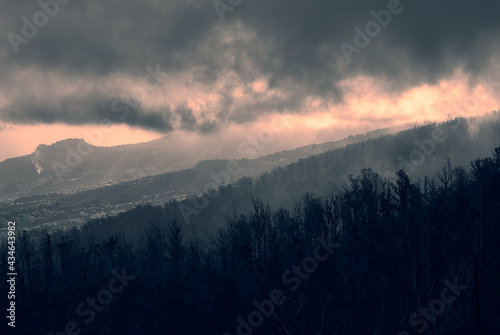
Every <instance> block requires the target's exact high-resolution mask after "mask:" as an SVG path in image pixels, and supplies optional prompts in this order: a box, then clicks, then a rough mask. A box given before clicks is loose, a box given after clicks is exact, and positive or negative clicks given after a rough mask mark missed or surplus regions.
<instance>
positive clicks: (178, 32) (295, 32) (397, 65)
mask: <svg viewBox="0 0 500 335" xmlns="http://www.w3.org/2000/svg"><path fill="white" fill-rule="evenodd" d="M42 1H44V0H42ZM222 1H223V2H224V3H227V2H226V0H222ZM387 3H388V1H387V0H382V1H373V0H360V1H350V0H342V1H326V0H313V1H304V0H302V1H298V0H286V1H285V0H282V1H273V0H267V1H255V0H252V1H250V0H243V2H242V3H241V4H240V5H239V6H237V7H235V8H234V10H233V11H231V12H229V11H228V12H225V13H224V18H225V19H224V21H223V22H221V21H220V20H219V17H218V15H217V13H216V11H215V9H214V6H213V3H212V0H204V1H201V0H191V1H182V0H169V1H161V0H145V1H133V0H120V1H117V0H100V1H96V0H89V1H76V0H73V1H70V2H69V3H68V4H66V5H60V8H59V12H58V14H57V15H55V16H54V17H53V18H50V19H49V22H48V23H47V24H46V26H44V27H42V28H40V29H39V31H38V33H37V34H36V36H34V37H33V38H31V39H29V42H28V43H27V44H20V45H19V46H18V47H19V52H18V53H17V54H16V53H14V52H13V49H12V46H11V43H10V42H9V39H8V38H7V34H8V33H9V32H14V33H16V34H18V35H20V36H22V33H21V27H22V26H23V22H22V21H21V18H22V17H23V16H25V17H27V18H28V19H29V20H30V21H32V18H33V14H34V13H36V12H37V11H39V10H40V6H39V5H38V4H37V3H36V2H35V1H28V0H8V1H4V4H5V5H4V6H3V10H2V13H1V14H0V22H1V24H0V36H2V38H3V43H2V49H1V51H0V76H1V77H2V78H3V79H2V82H3V84H4V85H9V81H10V80H11V78H12V77H13V76H14V74H15V71H17V70H19V69H27V68H36V69H37V70H41V71H60V72H62V73H64V74H66V75H67V76H68V77H69V78H78V77H79V76H80V75H82V74H85V75H90V76H92V77H93V78H95V81H96V85H97V86H99V81H100V79H102V78H105V77H107V76H110V75H114V74H118V75H123V76H128V77H133V78H137V80H141V79H142V77H143V76H144V68H145V67H146V66H148V65H149V66H154V65H156V64H160V65H161V69H162V71H164V72H166V73H168V74H170V75H182V74H189V75H191V76H193V77H194V78H196V81H197V82H199V83H203V84H204V85H215V84H217V83H219V82H220V81H221V80H223V76H224V75H225V74H227V73H228V71H229V72H231V73H236V74H237V79H238V80H237V82H232V81H226V82H225V83H224V85H225V88H226V90H224V91H221V92H217V93H218V95H219V97H220V101H221V102H220V103H219V106H218V109H217V110H215V111H214V113H215V115H216V120H211V121H207V120H204V121H201V120H197V117H195V115H194V114H193V111H192V110H191V109H189V108H186V107H185V106H182V105H179V106H176V107H175V112H173V113H170V111H168V110H146V109H138V110H135V111H131V114H130V117H127V118H124V119H123V120H121V119H116V120H113V121H114V122H117V123H126V124H129V125H132V126H137V127H141V128H146V129H154V130H158V131H162V132H168V131H170V130H172V129H173V128H174V126H173V124H172V118H175V119H176V120H177V122H178V124H179V128H181V129H184V130H188V131H201V132H211V131H214V130H215V129H216V128H217V127H218V126H219V125H221V124H224V123H226V122H236V123H245V122H249V121H252V120H254V119H255V118H256V117H258V116H259V115H261V114H262V113H268V112H270V111H271V110H273V109H274V108H277V109H278V110H283V109H284V108H287V109H288V110H289V111H292V112H294V111H295V112H300V111H301V110H302V109H303V106H304V102H305V99H307V98H308V97H320V98H321V99H322V100H323V101H325V102H327V103H339V102H342V97H343V93H344V92H343V89H342V87H341V86H340V85H339V83H340V82H341V81H342V80H345V79H348V78H352V77H354V76H358V75H363V76H371V77H375V78H380V79H381V80H383V81H384V82H386V83H387V84H388V85H389V87H388V89H390V90H392V91H393V92H400V91H402V90H404V89H407V88H409V87H412V86H414V85H418V84H421V83H435V82H436V81H437V80H439V79H442V78H446V77H448V76H450V75H451V74H452V72H453V71H454V70H456V69H457V68H458V67H463V68H464V69H465V70H466V71H467V72H469V73H471V74H473V75H479V74H481V73H484V72H486V71H489V70H490V69H491V68H492V67H494V66H496V65H498V64H495V63H494V62H495V61H496V62H498V52H499V51H500V37H499V36H500V35H499V32H500V20H498V13H499V12H500V3H499V2H498V1H492V0H487V1H486V0H479V1H475V2H471V1H464V0H454V1H451V0H442V1H430V0H414V1H411V2H410V1H408V0H405V1H402V2H401V5H402V6H403V11H402V12H401V13H400V14H398V15H393V17H392V21H391V23H390V24H389V25H388V26H387V27H386V28H383V29H382V31H381V33H380V35H378V36H376V37H374V38H373V40H372V41H371V43H370V45H369V46H367V47H366V48H364V49H362V50H361V53H359V54H353V55H352V62H351V63H350V64H348V63H347V62H346V60H345V59H344V57H343V55H342V52H341V49H340V48H339V44H340V43H341V42H347V43H349V44H352V45H354V42H353V39H354V35H355V32H354V30H353V28H354V27H355V26H358V27H360V28H361V29H363V30H364V26H365V24H366V23H367V22H369V21H371V20H373V17H372V16H371V15H370V11H371V10H375V11H377V12H378V11H380V10H382V9H386V8H387ZM262 76H264V77H266V78H267V79H268V81H269V89H278V90H280V91H282V92H284V95H282V96H280V97H279V98H277V97H266V96H265V95H263V94H258V93H255V94H254V99H251V101H247V102H244V103H237V102H236V101H235V98H233V97H232V96H231V95H230V94H228V93H227V92H228V91H230V90H231V89H232V88H234V87H237V86H238V85H240V84H239V83H241V82H242V83H244V84H247V83H250V82H251V81H253V80H255V79H257V78H259V77H262ZM27 80H29V79H27ZM68 85H71V83H70V82H69V83H68ZM9 92H10V94H9V96H8V104H7V106H6V107H5V108H3V109H2V110H1V111H0V118H1V119H3V120H4V121H10V122H18V123H53V122H66V123H70V124H80V123H96V122H99V120H100V119H101V118H103V117H108V118H109V106H110V103H111V101H113V99H115V98H116V95H114V92H112V90H109V89H108V90H106V89H103V90H100V91H98V92H99V93H96V92H94V91H93V92H92V93H83V92H82V94H80V95H78V94H74V95H72V96H65V97H64V98H60V100H58V101H49V102H45V103H41V102H40V101H39V100H37V99H30V98H29V97H27V96H26V92H22V91H21V90H18V91H16V89H15V88H12V87H11V88H10V89H9ZM87 92H88V91H87Z"/></svg>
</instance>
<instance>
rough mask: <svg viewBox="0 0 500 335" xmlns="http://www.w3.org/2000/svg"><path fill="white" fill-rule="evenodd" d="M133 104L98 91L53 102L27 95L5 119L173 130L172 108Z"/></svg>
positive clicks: (161, 130) (20, 122)
mask: <svg viewBox="0 0 500 335" xmlns="http://www.w3.org/2000/svg"><path fill="white" fill-rule="evenodd" d="M131 104H132V103H131ZM132 107H135V105H133V106H129V105H127V104H126V103H124V102H121V101H120V100H119V99H109V97H108V95H103V94H101V93H98V92H92V93H89V94H85V95H70V96H65V97H60V98H58V99H53V100H49V101H48V100H47V99H36V98H32V97H24V98H23V99H20V100H19V101H16V103H14V104H13V105H11V106H10V108H8V109H6V110H5V111H4V115H3V118H4V120H5V121H8V122H12V123H16V124H40V123H46V124H53V123H57V122H64V123H66V124H70V125H79V124H102V125H111V124H127V125H130V126H134V127H141V128H144V129H149V130H155V131H159V132H164V133H167V132H170V131H172V130H173V126H172V124H171V119H172V116H171V113H170V111H169V110H161V111H159V110H144V109H142V108H141V107H140V105H138V106H137V108H132Z"/></svg>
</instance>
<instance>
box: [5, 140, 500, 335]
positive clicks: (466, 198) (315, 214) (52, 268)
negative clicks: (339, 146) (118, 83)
mask: <svg viewBox="0 0 500 335" xmlns="http://www.w3.org/2000/svg"><path fill="white" fill-rule="evenodd" d="M328 155H331V153H325V154H324V155H320V156H319V158H314V159H315V160H319V161H318V162H317V164H316V165H315V164H308V165H307V167H303V168H300V167H301V164H302V163H301V162H298V163H297V164H296V168H295V170H294V168H288V169H287V170H286V171H283V173H281V172H280V171H282V170H280V169H276V170H274V171H272V172H271V173H268V174H265V175H263V176H261V177H259V178H256V179H252V178H243V179H241V180H240V181H238V182H237V183H235V184H232V185H225V186H221V187H220V188H219V189H218V190H217V191H215V190H214V194H210V195H209V197H207V195H201V196H199V197H193V198H190V199H186V200H185V201H183V202H176V201H172V202H170V203H167V204H165V205H164V206H149V205H148V206H140V207H138V208H136V209H134V210H131V211H128V212H125V213H122V214H120V215H119V216H116V217H110V218H106V219H99V220H93V221H90V222H89V223H87V224H86V225H84V226H83V227H80V228H73V229H71V230H63V231H54V232H52V233H50V234H49V233H48V232H46V231H41V230H30V231H19V232H18V233H17V242H16V247H17V249H16V250H17V260H16V261H17V268H18V283H17V289H16V304H17V317H16V329H15V333H16V334H49V333H52V334H80V333H81V334H197V335H199V334H225V335H227V334H253V333H254V334H288V335H292V334H293V335H295V334H314V335H316V334H317V335H320V334H399V335H406V334H499V333H500V304H499V302H498V297H500V287H499V286H498V285H497V284H498V283H499V279H500V245H499V241H500V191H499V190H500V148H497V149H495V151H494V155H493V157H491V158H483V159H477V160H475V161H473V162H471V163H470V166H469V167H460V166H457V167H453V166H452V164H451V163H450V160H445V161H442V162H441V165H442V166H441V170H440V171H439V173H437V174H435V175H433V176H429V177H428V178H426V177H422V178H418V179H417V180H414V178H413V179H412V178H410V176H409V175H408V173H406V172H405V171H404V170H402V169H400V170H398V171H397V172H396V173H395V178H387V177H386V176H382V175H380V174H378V173H376V172H374V170H372V169H362V170H361V172H360V174H359V175H357V176H352V175H351V176H349V177H348V178H347V179H346V180H343V181H342V180H339V181H338V182H328V183H326V185H325V183H324V174H325V172H324V171H327V170H328V168H327V167H328V166H329V165H328V164H330V162H329V161H326V159H327V157H328ZM322 157H323V158H324V159H325V161H321V159H323V158H322ZM357 157H360V156H357ZM345 159H346V160H355V159H357V158H356V157H354V156H350V155H349V152H348V151H347V150H346V151H345ZM310 169H312V170H310ZM322 171H323V172H322ZM299 173H301V174H302V175H301V176H298V175H297V174H299ZM294 174H295V175H294ZM292 176H294V177H292ZM272 180H274V181H272ZM277 180H278V181H280V183H278V182H276V181H277ZM293 180H302V181H303V182H297V183H295V184H294V182H293ZM268 181H269V182H268ZM277 185H291V186H282V188H281V189H280V188H279V187H277ZM315 185H320V186H318V189H321V192H318V193H315V194H313V193H311V192H309V190H310V189H311V188H313V189H314V187H316V186H315ZM292 186H293V187H295V191H294V192H291V194H292V198H293V197H296V199H295V198H293V199H292V200H293V202H294V203H293V205H292V206H279V205H278V204H279V201H278V200H277V199H278V198H280V197H281V196H282V194H285V192H286V190H287V187H292ZM301 191H302V195H301V196H300V197H298V196H296V195H297V194H299V193H300V192H301ZM266 195H268V196H267V197H266ZM205 200H208V203H205V204H204V201H205ZM195 202H200V205H199V209H196V211H197V212H196V213H195V212H193V213H192V215H191V216H190V218H191V219H192V220H190V221H192V222H191V223H190V224H187V223H186V220H185V213H186V212H183V208H184V210H186V207H185V206H188V205H190V204H194V203H195ZM241 204H245V205H241ZM182 205H185V206H182ZM188 210H189V209H188ZM191 210H192V209H191ZM221 212H222V213H223V214H224V215H220V214H221ZM183 213H184V214H183ZM204 223H206V225H205V226H203V224H204ZM1 250H2V254H3V255H7V251H8V245H7V243H6V242H5V241H4V242H3V243H2V245H1ZM1 262H2V263H1V265H0V273H1V276H2V278H6V277H7V274H6V272H7V271H6V270H7V259H6V257H4V258H3V259H2V261H1ZM1 283H2V284H1V285H0V286H1V291H2V292H7V286H6V282H5V280H2V281H1ZM6 298H7V297H6V295H5V296H4V295H2V298H1V301H2V306H7V299H6ZM2 327H4V329H5V332H3V331H2V332H3V333H8V334H10V333H14V332H12V330H11V329H9V330H7V329H6V328H7V326H6V325H5V323H3V324H2ZM9 332H10V333H9Z"/></svg>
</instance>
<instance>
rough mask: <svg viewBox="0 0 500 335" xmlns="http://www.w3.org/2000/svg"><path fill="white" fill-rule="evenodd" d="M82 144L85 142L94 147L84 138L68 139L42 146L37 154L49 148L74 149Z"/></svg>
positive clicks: (37, 149) (38, 148)
mask: <svg viewBox="0 0 500 335" xmlns="http://www.w3.org/2000/svg"><path fill="white" fill-rule="evenodd" d="M81 142H83V143H84V144H87V145H90V146H92V144H90V143H88V142H86V141H85V140H84V139H83V138H67V139H64V140H60V141H57V142H55V143H52V144H50V145H47V144H40V145H39V146H38V147H37V148H36V150H35V152H37V151H41V150H46V149H48V148H60V147H65V146H72V147H74V146H76V145H78V144H80V143H81ZM80 145H81V144H80Z"/></svg>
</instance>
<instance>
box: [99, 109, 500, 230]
mask: <svg viewBox="0 0 500 335" xmlns="http://www.w3.org/2000/svg"><path fill="white" fill-rule="evenodd" d="M498 145H500V113H493V114H491V115H489V116H486V117H482V118H470V119H455V120H452V121H449V122H445V123H441V124H430V125H426V126H421V127H415V128H413V129H409V130H405V131H402V132H399V133H397V134H394V135H385V136H381V137H379V138H376V139H371V140H368V141H364V142H360V143H355V144H351V145H347V146H345V147H344V148H339V149H335V150H330V151H328V152H325V153H321V154H319V155H314V156H310V157H308V158H306V159H300V160H299V161H298V162H296V163H292V164H289V165H287V166H284V167H277V168H275V169H273V170H272V171H270V172H266V173H263V174H261V175H260V176H258V177H256V178H249V177H243V178H241V179H239V180H238V181H237V182H235V183H233V184H231V185H225V186H220V187H219V188H218V192H216V193H213V194H212V193H211V192H210V191H208V192H207V195H203V194H200V197H189V198H187V199H184V200H182V201H177V202H169V203H167V204H166V205H165V206H163V209H161V208H160V207H156V208H150V207H149V206H146V207H144V208H138V209H136V210H133V211H131V212H129V213H125V214H122V215H120V216H119V217H117V218H116V219H110V221H113V222H116V223H115V224H114V226H115V227H117V229H118V230H120V229H121V228H120V227H123V226H124V225H125V222H128V221H129V220H131V219H130V218H132V217H138V218H141V217H148V215H149V214H144V215H142V214H141V211H144V213H147V212H148V211H149V210H153V211H160V212H161V213H162V214H161V216H160V217H161V218H162V220H165V221H172V220H174V219H175V220H177V222H180V223H182V224H185V223H189V224H190V226H189V228H190V229H191V230H192V231H194V232H196V233H198V234H202V233H201V232H204V231H211V230H212V229H213V228H214V227H216V226H219V223H220V220H221V218H222V216H223V215H226V214H228V213H231V212H233V211H235V210H236V211H240V212H241V211H243V212H244V211H247V210H250V209H251V208H252V202H251V199H256V198H259V199H262V200H263V201H264V202H265V203H266V204H269V205H271V206H283V207H287V208H291V207H293V205H294V204H295V202H297V201H299V200H300V199H301V198H302V196H303V195H304V194H305V193H311V194H313V195H315V196H318V197H323V196H326V195H328V194H329V193H330V192H331V191H332V190H333V189H336V188H339V187H343V185H344V184H345V183H346V182H347V181H348V178H347V176H348V175H349V174H354V175H356V174H358V173H359V171H361V170H362V169H364V168H371V169H372V170H373V171H375V172H377V173H378V174H380V175H381V176H382V177H384V178H388V179H390V180H392V181H394V180H395V177H396V175H395V172H396V171H397V170H399V169H400V168H402V169H404V170H405V171H406V173H407V174H408V175H409V177H410V179H412V180H413V181H415V182H417V183H419V185H420V187H427V184H428V183H429V182H430V181H431V180H432V181H434V182H437V183H440V182H441V181H440V178H441V179H442V178H443V177H444V175H445V174H446V171H447V170H451V169H453V168H454V167H455V166H463V167H465V168H468V167H469V163H470V162H471V161H472V160H474V159H476V158H481V157H488V156H490V155H491V153H492V151H493V149H494V148H495V147H496V146H498ZM226 164H227V161H221V163H220V164H218V165H217V166H211V171H213V173H214V174H215V175H221V176H222V175H223V174H227V171H226V170H225V168H226ZM443 169H445V170H444V171H445V172H443ZM207 171H208V170H207ZM426 176H427V178H425V177H426ZM176 178H179V177H176ZM220 180H224V178H220ZM213 182H214V179H213V178H212V177H210V176H209V173H208V172H207V173H206V175H205V177H204V178H198V184H197V188H198V189H199V190H203V188H204V185H205V186H209V187H211V186H213V185H214V183H213ZM161 185H164V186H163V187H164V188H165V189H167V188H168V183H167V184H161V183H160V184H155V187H156V188H158V187H161ZM141 187H142V189H141ZM206 188H207V187H205V189H206ZM147 189H148V187H147V185H142V186H139V187H138V188H136V189H135V190H136V191H137V190H141V191H139V192H137V193H134V189H125V191H123V192H124V193H127V194H131V195H134V194H137V197H140V196H143V195H144V194H145V193H144V192H146V190H147ZM141 220H142V219H133V220H132V221H133V222H135V223H134V224H133V225H132V226H133V227H134V228H131V229H133V230H135V229H137V230H139V231H140V229H141V228H140V227H141V226H142V224H141V222H142V221H141ZM105 221H106V220H105ZM96 222H102V220H96ZM134 235H135V236H137V234H135V233H134Z"/></svg>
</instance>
